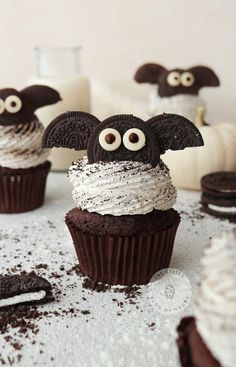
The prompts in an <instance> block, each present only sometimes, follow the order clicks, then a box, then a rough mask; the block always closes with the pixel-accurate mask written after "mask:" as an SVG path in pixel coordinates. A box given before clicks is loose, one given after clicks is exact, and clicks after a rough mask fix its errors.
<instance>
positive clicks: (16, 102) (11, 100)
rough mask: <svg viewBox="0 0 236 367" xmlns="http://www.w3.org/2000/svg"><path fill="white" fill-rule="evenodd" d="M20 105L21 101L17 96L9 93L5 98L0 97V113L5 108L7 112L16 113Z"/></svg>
mask: <svg viewBox="0 0 236 367" xmlns="http://www.w3.org/2000/svg"><path fill="white" fill-rule="evenodd" d="M21 107H22V101H21V99H20V98H19V97H18V96H14V95H10V96H8V97H7V98H6V99H5V100H3V99H1V98H0V115H1V114H2V113H4V111H5V110H6V111H7V112H9V113H17V112H19V111H20V109H21Z"/></svg>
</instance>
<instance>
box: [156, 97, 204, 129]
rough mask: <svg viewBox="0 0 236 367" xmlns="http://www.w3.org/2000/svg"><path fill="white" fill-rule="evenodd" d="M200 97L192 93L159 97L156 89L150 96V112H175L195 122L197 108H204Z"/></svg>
mask: <svg viewBox="0 0 236 367" xmlns="http://www.w3.org/2000/svg"><path fill="white" fill-rule="evenodd" d="M204 107H205V104H204V102H203V100H202V99H201V97H199V96H198V95H192V94H177V95H174V96H171V97H160V96H158V95H157V93H156V91H155V93H154V92H153V93H152V94H151V96H150V113H151V114H152V115H157V114H158V115H159V114H161V113H164V112H165V113H176V114H178V115H181V116H184V117H186V118H187V119H189V120H190V121H192V122H196V119H197V114H198V109H199V108H204Z"/></svg>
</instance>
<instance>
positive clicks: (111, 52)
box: [0, 0, 236, 122]
mask: <svg viewBox="0 0 236 367" xmlns="http://www.w3.org/2000/svg"><path fill="white" fill-rule="evenodd" d="M235 19H236V1H235V0H40V1H39V0H37V1H36V0H20V1H17V0H0V85H1V87H2V88H4V87H6V86H15V87H23V86H24V85H25V83H26V81H27V80H28V78H29V77H30V76H31V74H32V73H33V71H34V69H35V63H34V61H35V60H34V52H33V48H34V46H37V45H43V46H45V45H48V46H74V45H82V46H83V53H82V68H83V71H85V72H86V73H87V74H88V75H89V76H90V77H92V78H96V79H100V80H103V81H107V82H109V83H114V82H115V83H117V82H119V83H123V82H126V81H131V80H132V77H133V73H134V71H135V69H136V68H137V67H138V66H139V65H140V64H142V63H144V62H147V61H156V62H159V63H162V64H163V65H165V66H167V67H170V68H171V67H176V66H180V67H181V66H182V67H189V66H192V65H195V64H198V63H201V64H207V65H209V66H211V67H212V68H213V69H214V70H215V72H216V73H217V74H218V75H219V77H220V79H221V87H220V88H206V89H205V90H203V91H202V95H203V96H204V98H205V99H206V101H207V103H208V120H210V121H211V122H216V121H229V122H235V120H236V119H235V109H236V106H235V84H236V78H235V67H236V47H235V40H236V21H235ZM148 89H149V88H148V87H145V86H143V85H138V84H137V85H135V83H134V86H133V87H132V90H135V92H137V93H138V94H141V95H144V96H145V95H146V94H147V93H148Z"/></svg>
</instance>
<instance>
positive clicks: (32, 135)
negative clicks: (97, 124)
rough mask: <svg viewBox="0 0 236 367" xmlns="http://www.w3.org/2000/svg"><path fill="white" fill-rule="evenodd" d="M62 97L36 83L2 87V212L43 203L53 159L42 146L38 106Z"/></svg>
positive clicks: (0, 174) (20, 210) (0, 123)
mask: <svg viewBox="0 0 236 367" xmlns="http://www.w3.org/2000/svg"><path fill="white" fill-rule="evenodd" d="M58 101H60V96H59V94H58V93H57V92H56V91H55V90H54V89H52V88H49V87H46V86H41V85H32V86H30V87H27V88H25V89H23V90H22V91H20V92H18V91H17V90H15V89H12V88H6V89H1V90H0V213H20V212H26V211H29V210H33V209H36V208H38V207H40V206H41V205H42V204H43V202H44V194H45V184H46V178H47V175H48V172H49V170H50V166H51V163H50V162H49V161H48V160H47V158H48V154H49V152H48V150H47V149H43V148H42V141H41V140H42V135H43V131H44V128H43V125H42V124H41V123H40V122H39V121H38V119H37V117H36V116H35V115H34V112H35V110H36V109H38V108H40V107H43V106H46V105H50V104H53V103H56V102H58Z"/></svg>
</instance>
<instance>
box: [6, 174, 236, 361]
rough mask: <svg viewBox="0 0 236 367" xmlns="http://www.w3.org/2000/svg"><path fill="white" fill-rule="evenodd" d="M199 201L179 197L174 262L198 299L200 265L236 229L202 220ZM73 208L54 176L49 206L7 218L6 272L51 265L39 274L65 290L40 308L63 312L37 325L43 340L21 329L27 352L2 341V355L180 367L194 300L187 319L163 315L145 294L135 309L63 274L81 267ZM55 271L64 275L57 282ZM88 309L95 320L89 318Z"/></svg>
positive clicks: (189, 195) (194, 196)
mask: <svg viewBox="0 0 236 367" xmlns="http://www.w3.org/2000/svg"><path fill="white" fill-rule="evenodd" d="M199 196H200V194H199V193H197V192H187V191H179V193H178V200H177V204H176V208H177V209H178V210H180V211H182V212H183V213H182V221H181V225H180V227H179V229H178V233H177V237H176V242H175V247H174V253H173V258H172V263H171V267H173V268H176V269H179V270H181V271H183V272H184V273H185V274H186V275H187V277H188V278H189V279H190V281H191V285H192V289H193V294H194V293H196V284H197V283H198V281H199V279H200V272H199V269H200V266H199V261H200V258H201V256H202V252H203V249H204V248H205V247H206V246H207V245H208V244H209V238H210V237H212V236H217V235H219V234H220V233H221V232H222V231H223V230H227V229H228V228H232V227H233V226H235V225H233V224H230V223H229V222H228V221H220V220H218V219H215V218H213V217H211V216H209V215H205V216H204V218H203V219H196V216H198V214H199V213H200V212H199V204H198V201H199ZM72 207H73V203H72V198H71V186H70V184H69V182H68V181H67V179H66V174H65V173H50V175H49V179H48V186H47V197H46V202H45V205H44V206H43V207H42V208H40V209H38V210H35V211H33V212H29V213H25V214H18V215H0V250H1V256H0V266H1V272H2V273H6V272H7V269H11V268H12V267H15V266H16V265H19V264H20V265H21V268H19V270H27V271H31V270H34V267H35V266H36V265H37V264H40V263H43V264H48V269H38V270H37V273H38V274H40V275H43V276H44V277H45V278H47V279H49V280H50V281H52V282H53V283H56V287H55V289H56V288H59V289H60V290H61V291H62V293H61V294H60V295H57V296H56V302H54V303H50V304H45V305H43V306H39V310H43V311H44V310H46V311H49V312H51V311H58V312H59V315H58V316H54V315H52V316H51V317H43V318H42V319H41V320H36V321H35V323H37V325H38V327H39V332H38V334H37V335H29V338H23V337H22V336H20V335H19V334H18V333H17V332H16V330H11V331H10V334H12V335H13V334H14V333H16V335H15V336H14V338H15V340H16V341H19V342H20V343H22V344H23V347H22V349H21V351H15V350H14V348H13V347H12V346H11V345H10V343H8V342H6V341H5V340H4V335H0V357H1V358H3V359H5V360H6V359H7V356H11V358H13V359H16V356H17V354H19V353H20V354H21V355H22V358H21V360H20V362H19V363H16V362H14V363H13V365H14V366H15V365H16V366H24V367H31V366H56V367H60V366H66V367H67V366H73V367H77V366H78V367H80V366H81V367H87V366H88V367H90V366H98V367H106V366H108V367H113V366H114V367H115V366H116V367H119V366H127V367H129V366H135V367H139V366H140V367H141V366H142V367H143V366H144V367H145V366H148V367H152V366H153V367H154V366H155V367H157V366H158V367H168V366H174V367H176V366H179V363H178V354H177V348H176V345H175V337H176V335H175V329H176V325H177V324H178V322H179V319H180V318H181V317H182V316H183V315H184V314H191V313H192V302H191V303H190V305H189V306H188V307H187V308H186V309H185V310H184V312H182V313H181V314H177V315H174V316H162V315H161V314H159V313H158V312H157V311H156V309H155V307H154V306H152V305H149V304H148V302H147V301H145V299H144V297H142V295H141V296H137V298H136V300H135V303H136V304H130V303H129V301H128V300H126V299H125V295H124V294H123V293H114V292H113V291H107V292H105V293H98V292H95V291H91V290H87V289H83V288H82V279H81V277H79V276H78V275H76V274H75V273H73V274H72V275H67V274H66V271H61V270H60V266H61V265H63V266H64V267H65V269H66V270H67V269H70V268H71V267H72V266H73V265H74V264H76V263H77V259H76V256H75V251H74V247H73V244H72V240H71V238H70V235H69V233H68V230H67V227H66V225H65V224H64V215H65V213H66V212H67V211H68V210H69V209H70V208H72ZM28 252H31V253H32V254H31V255H28ZM62 254H64V255H62ZM53 272H56V273H59V274H61V277H60V278H58V279H54V278H53V276H52V273H53ZM114 299H116V301H114ZM119 301H122V302H123V303H124V304H123V307H121V306H119V305H118V302H119ZM71 307H74V308H76V310H77V311H76V312H75V316H74V315H73V314H70V313H68V310H69V309H70V308H71ZM83 310H89V311H90V314H87V315H84V314H83V313H82V312H81V311H83ZM63 311H64V312H63ZM67 313H68V314H67ZM152 322H155V326H154V327H152V328H150V327H149V326H148V324H149V325H150V324H151V323H152ZM32 341H33V343H34V344H32Z"/></svg>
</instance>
